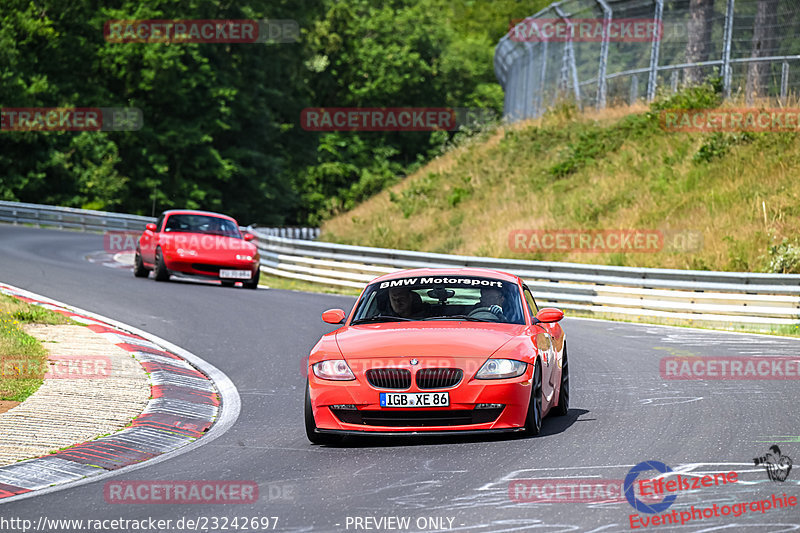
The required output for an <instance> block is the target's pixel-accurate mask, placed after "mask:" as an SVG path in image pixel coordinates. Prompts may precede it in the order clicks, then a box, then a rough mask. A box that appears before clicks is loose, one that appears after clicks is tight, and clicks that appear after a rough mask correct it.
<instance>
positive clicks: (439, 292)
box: [351, 276, 525, 325]
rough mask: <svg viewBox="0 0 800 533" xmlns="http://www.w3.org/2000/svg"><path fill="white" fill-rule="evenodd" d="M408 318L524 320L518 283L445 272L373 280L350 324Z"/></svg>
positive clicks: (523, 321) (487, 320)
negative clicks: (376, 281) (437, 274)
mask: <svg viewBox="0 0 800 533" xmlns="http://www.w3.org/2000/svg"><path fill="white" fill-rule="evenodd" d="M408 320H414V321H435V320H469V321H475V322H502V323H509V324H524V323H525V318H524V316H523V314H522V305H521V297H520V292H519V287H518V286H517V284H515V283H511V282H507V281H501V280H497V279H491V278H477V277H464V276H453V277H450V276H443V277H410V278H401V279H395V280H390V281H382V282H378V283H373V284H372V285H370V286H368V287H367V288H366V289H365V291H364V296H363V297H362V298H361V300H360V301H359V304H358V307H357V308H356V310H355V313H354V315H353V320H352V322H351V324H352V325H357V324H366V323H375V322H394V321H408Z"/></svg>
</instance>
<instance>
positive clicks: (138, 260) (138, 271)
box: [133, 250, 150, 278]
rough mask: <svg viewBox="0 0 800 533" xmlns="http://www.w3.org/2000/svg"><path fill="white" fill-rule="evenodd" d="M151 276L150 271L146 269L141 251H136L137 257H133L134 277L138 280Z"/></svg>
mask: <svg viewBox="0 0 800 533" xmlns="http://www.w3.org/2000/svg"><path fill="white" fill-rule="evenodd" d="M149 274H150V271H149V270H147V269H146V268H145V267H144V263H143V262H142V256H141V255H139V250H136V255H134V256H133V275H134V276H136V277H137V278H146V277H147V276H148V275H149Z"/></svg>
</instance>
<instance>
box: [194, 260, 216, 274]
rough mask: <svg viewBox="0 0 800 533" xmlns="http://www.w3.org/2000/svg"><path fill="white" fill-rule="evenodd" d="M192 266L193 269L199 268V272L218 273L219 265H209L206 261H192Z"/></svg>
mask: <svg viewBox="0 0 800 533" xmlns="http://www.w3.org/2000/svg"><path fill="white" fill-rule="evenodd" d="M192 268H193V269H195V270H199V271H200V272H210V273H213V274H219V269H220V268H221V267H220V266H219V265H209V264H206V263H192Z"/></svg>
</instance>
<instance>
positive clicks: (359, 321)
mask: <svg viewBox="0 0 800 533" xmlns="http://www.w3.org/2000/svg"><path fill="white" fill-rule="evenodd" d="M411 320H413V319H411V318H406V317H402V316H391V315H375V316H371V317H369V318H359V319H357V320H353V321H352V322H351V323H350V325H351V326H355V325H356V324H366V323H368V322H398V321H405V322H409V321H411Z"/></svg>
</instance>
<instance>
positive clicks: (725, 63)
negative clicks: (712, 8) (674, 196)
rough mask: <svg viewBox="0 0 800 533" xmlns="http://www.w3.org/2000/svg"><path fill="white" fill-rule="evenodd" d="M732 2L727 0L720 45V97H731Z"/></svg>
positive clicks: (732, 0)
mask: <svg viewBox="0 0 800 533" xmlns="http://www.w3.org/2000/svg"><path fill="white" fill-rule="evenodd" d="M733 6H734V0H728V6H727V8H726V11H725V31H724V37H723V43H722V95H723V97H725V98H730V96H731V41H732V40H733Z"/></svg>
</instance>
